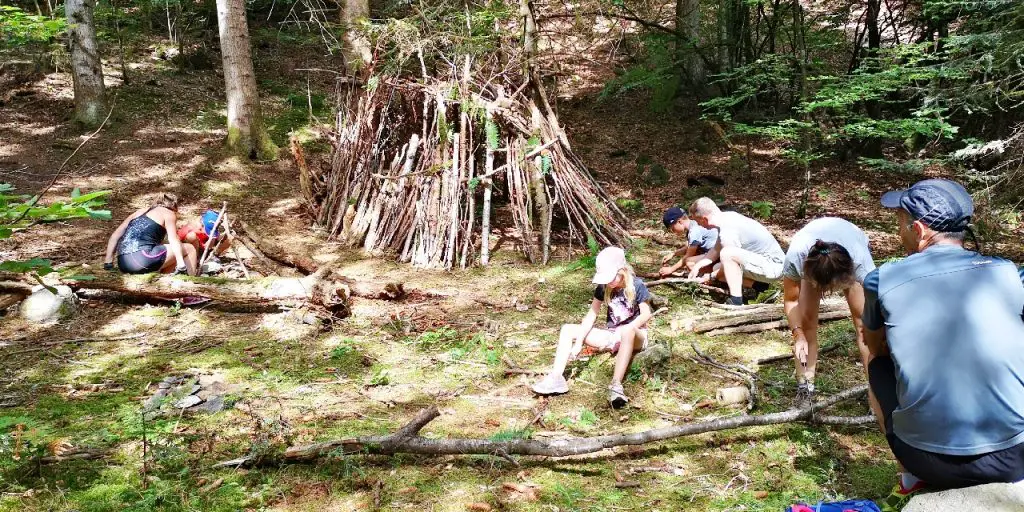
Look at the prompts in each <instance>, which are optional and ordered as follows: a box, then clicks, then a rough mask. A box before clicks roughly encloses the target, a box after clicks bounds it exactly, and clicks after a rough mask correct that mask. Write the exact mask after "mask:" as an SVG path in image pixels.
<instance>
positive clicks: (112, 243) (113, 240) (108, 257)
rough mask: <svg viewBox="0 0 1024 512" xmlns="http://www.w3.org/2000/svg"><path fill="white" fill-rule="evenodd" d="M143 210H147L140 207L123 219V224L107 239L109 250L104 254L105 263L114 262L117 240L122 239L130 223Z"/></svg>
mask: <svg viewBox="0 0 1024 512" xmlns="http://www.w3.org/2000/svg"><path fill="white" fill-rule="evenodd" d="M143 212H145V209H144V208H139V209H138V210H135V213H133V214H131V215H129V216H128V217H127V218H125V219H124V220H123V221H121V225H119V226H117V229H115V230H114V232H113V233H111V234H110V239H109V240H107V252H106V254H104V256H103V263H113V262H114V250H116V249H117V242H118V241H119V240H121V237H122V236H124V230H126V229H128V223H129V222H131V221H132V220H133V219H135V218H136V217H138V216H139V215H142V213H143Z"/></svg>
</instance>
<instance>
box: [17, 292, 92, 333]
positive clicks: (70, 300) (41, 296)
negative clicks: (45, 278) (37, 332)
mask: <svg viewBox="0 0 1024 512" xmlns="http://www.w3.org/2000/svg"><path fill="white" fill-rule="evenodd" d="M52 288H53V289H55V290H56V291H57V293H56V294H54V293H53V292H51V291H50V290H48V289H46V288H45V287H43V286H42V285H39V286H36V287H35V288H33V290H32V294H31V295H29V296H28V297H26V298H25V300H24V301H22V302H21V306H20V308H19V310H18V311H19V313H20V314H21V317H22V318H24V319H25V320H28V321H29V322H38V323H41V324H46V325H51V324H55V323H57V322H59V321H61V320H64V319H66V318H68V317H70V316H72V315H74V313H75V310H76V309H77V305H78V298H77V297H76V296H75V293H74V292H73V291H71V288H69V287H67V286H63V285H58V286H54V287H52Z"/></svg>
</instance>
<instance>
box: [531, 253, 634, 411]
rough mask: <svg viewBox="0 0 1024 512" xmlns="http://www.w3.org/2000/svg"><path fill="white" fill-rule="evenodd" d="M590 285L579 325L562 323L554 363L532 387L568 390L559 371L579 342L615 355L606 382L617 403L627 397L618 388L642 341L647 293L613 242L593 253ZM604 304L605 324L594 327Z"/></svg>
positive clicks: (580, 347)
mask: <svg viewBox="0 0 1024 512" xmlns="http://www.w3.org/2000/svg"><path fill="white" fill-rule="evenodd" d="M596 267H597V268H596V272H595V273H594V279H593V283H594V284H596V285H597V287H596V289H595V290H594V297H593V300H591V302H590V310H588V311H587V314H586V316H584V317H583V321H581V322H580V323H579V324H565V325H563V326H562V331H561V333H560V334H559V337H558V348H557V349H556V350H555V363H554V365H552V367H551V372H549V373H548V375H547V376H545V377H544V378H543V379H542V380H541V381H540V382H538V383H536V384H534V386H533V391H534V392H535V393H537V394H539V395H555V394H561V393H566V392H568V391H569V383H568V382H566V380H565V377H564V376H563V375H562V373H563V372H564V371H565V366H566V365H567V364H568V363H569V361H571V360H573V359H576V358H577V357H578V356H579V354H580V352H581V351H582V350H583V344H584V343H586V344H587V346H590V347H593V348H594V349H596V350H598V351H607V352H611V353H612V354H614V355H615V369H614V371H613V373H612V381H611V384H610V385H609V386H608V402H609V403H610V404H611V406H612V407H613V408H616V409H618V408H620V407H623V406H624V405H626V403H627V402H629V398H627V397H626V394H625V392H624V391H623V389H622V379H623V378H625V376H626V371H627V370H628V369H629V364H630V362H631V361H632V360H633V354H634V353H636V352H639V351H641V350H643V349H644V348H645V347H646V346H647V321H648V320H650V319H651V315H652V312H651V305H650V300H651V293H650V292H649V291H648V290H647V286H645V285H644V282H643V281H642V280H640V278H638V277H636V275H634V273H633V268H632V267H630V265H629V263H628V262H627V261H626V254H625V252H623V250H622V249H620V248H618V247H607V248H605V249H604V250H602V251H601V252H600V253H598V255H597V262H596ZM602 305H605V306H607V307H608V315H607V324H606V326H605V328H600V327H595V326H594V324H595V323H596V322H597V316H598V314H599V313H600V311H601V306H602Z"/></svg>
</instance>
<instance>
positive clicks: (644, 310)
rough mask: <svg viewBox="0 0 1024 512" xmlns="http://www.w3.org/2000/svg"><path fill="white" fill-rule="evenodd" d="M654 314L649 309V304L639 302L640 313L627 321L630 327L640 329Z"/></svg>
mask: <svg viewBox="0 0 1024 512" xmlns="http://www.w3.org/2000/svg"><path fill="white" fill-rule="evenodd" d="M652 316H654V312H653V311H651V305H650V304H648V303H646V302H641V303H640V314H639V315H637V316H636V318H634V319H633V321H632V322H630V323H629V325H630V327H633V328H635V329H640V328H642V327H643V326H645V325H647V322H648V321H649V320H650V319H651V317H652Z"/></svg>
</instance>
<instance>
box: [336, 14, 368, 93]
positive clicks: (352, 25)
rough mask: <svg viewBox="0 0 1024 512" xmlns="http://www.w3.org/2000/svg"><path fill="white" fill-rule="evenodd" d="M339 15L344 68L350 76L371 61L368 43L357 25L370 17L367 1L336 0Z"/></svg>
mask: <svg viewBox="0 0 1024 512" xmlns="http://www.w3.org/2000/svg"><path fill="white" fill-rule="evenodd" d="M338 9H339V11H340V14H341V19H340V21H341V29H342V30H343V31H344V33H343V35H342V40H343V41H344V43H345V45H344V52H345V66H346V67H347V68H348V72H349V73H350V74H352V75H355V74H356V73H358V71H359V70H360V69H363V68H364V67H366V66H367V65H368V64H370V62H371V61H372V60H373V52H372V51H371V49H370V41H369V40H368V39H367V38H366V35H365V34H363V32H362V30H360V29H359V23H360V22H361V21H362V20H365V19H366V18H369V17H370V2H369V0H338Z"/></svg>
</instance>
